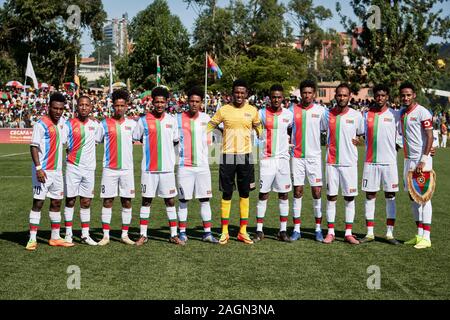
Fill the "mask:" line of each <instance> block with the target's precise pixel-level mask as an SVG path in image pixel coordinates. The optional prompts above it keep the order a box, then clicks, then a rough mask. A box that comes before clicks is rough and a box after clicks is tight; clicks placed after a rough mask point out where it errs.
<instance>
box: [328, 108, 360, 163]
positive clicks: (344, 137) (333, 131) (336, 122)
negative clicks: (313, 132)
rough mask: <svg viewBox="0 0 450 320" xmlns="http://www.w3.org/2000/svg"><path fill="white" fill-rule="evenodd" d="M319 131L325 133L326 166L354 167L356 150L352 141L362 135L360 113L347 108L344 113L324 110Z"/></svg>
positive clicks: (356, 155)
mask: <svg viewBox="0 0 450 320" xmlns="http://www.w3.org/2000/svg"><path fill="white" fill-rule="evenodd" d="M321 129H322V131H327V164H330V165H339V166H356V165H357V164H358V149H357V147H356V146H355V145H354V144H353V142H352V139H354V138H356V136H357V135H363V134H364V121H363V117H362V115H361V112H359V111H356V110H354V109H351V108H348V110H347V111H346V112H345V113H338V111H337V108H336V107H335V108H333V109H331V110H326V111H325V115H324V117H323V119H322V121H321Z"/></svg>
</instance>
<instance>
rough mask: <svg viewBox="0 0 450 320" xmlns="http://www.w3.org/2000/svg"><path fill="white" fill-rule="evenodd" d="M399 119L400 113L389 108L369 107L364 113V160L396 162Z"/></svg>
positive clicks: (383, 162) (382, 162) (381, 162)
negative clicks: (382, 109) (381, 109)
mask: <svg viewBox="0 0 450 320" xmlns="http://www.w3.org/2000/svg"><path fill="white" fill-rule="evenodd" d="M399 120H400V113H399V112H398V111H395V110H393V109H391V108H386V109H385V110H384V111H380V110H377V109H369V110H368V111H366V112H365V113H364V132H365V133H364V134H365V145H366V154H365V158H364V161H365V162H367V163H378V164H395V163H397V150H396V147H395V144H396V141H397V129H398V122H399Z"/></svg>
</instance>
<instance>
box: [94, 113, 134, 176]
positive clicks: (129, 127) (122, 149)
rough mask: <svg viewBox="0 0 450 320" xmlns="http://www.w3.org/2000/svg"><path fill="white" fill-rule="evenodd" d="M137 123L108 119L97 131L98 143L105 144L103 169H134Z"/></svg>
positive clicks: (127, 120) (128, 120) (129, 120)
mask: <svg viewBox="0 0 450 320" xmlns="http://www.w3.org/2000/svg"><path fill="white" fill-rule="evenodd" d="M135 128H136V121H134V120H131V119H126V118H125V119H122V120H121V121H119V120H116V119H114V118H106V119H104V120H103V121H102V122H101V123H100V127H99V130H98V131H97V138H96V141H97V142H99V143H100V142H104V152H103V168H108V169H115V170H130V169H133V131H134V130H135Z"/></svg>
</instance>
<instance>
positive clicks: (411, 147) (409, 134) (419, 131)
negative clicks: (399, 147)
mask: <svg viewBox="0 0 450 320" xmlns="http://www.w3.org/2000/svg"><path fill="white" fill-rule="evenodd" d="M400 114H401V118H400V127H401V133H402V136H403V151H404V154H405V159H410V160H419V159H420V157H421V156H422V154H423V152H424V151H425V146H426V141H427V136H426V133H425V130H433V121H432V116H431V113H430V111H428V110H427V109H426V108H424V107H423V106H421V105H419V104H416V105H415V106H412V107H411V109H409V110H408V109H407V108H403V109H401V110H400Z"/></svg>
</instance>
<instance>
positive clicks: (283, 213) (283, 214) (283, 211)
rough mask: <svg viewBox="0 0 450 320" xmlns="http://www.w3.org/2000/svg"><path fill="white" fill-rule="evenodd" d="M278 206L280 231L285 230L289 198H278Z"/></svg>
mask: <svg viewBox="0 0 450 320" xmlns="http://www.w3.org/2000/svg"><path fill="white" fill-rule="evenodd" d="M278 207H279V209H280V231H286V228H287V219H288V215H289V200H282V199H279V200H278Z"/></svg>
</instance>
